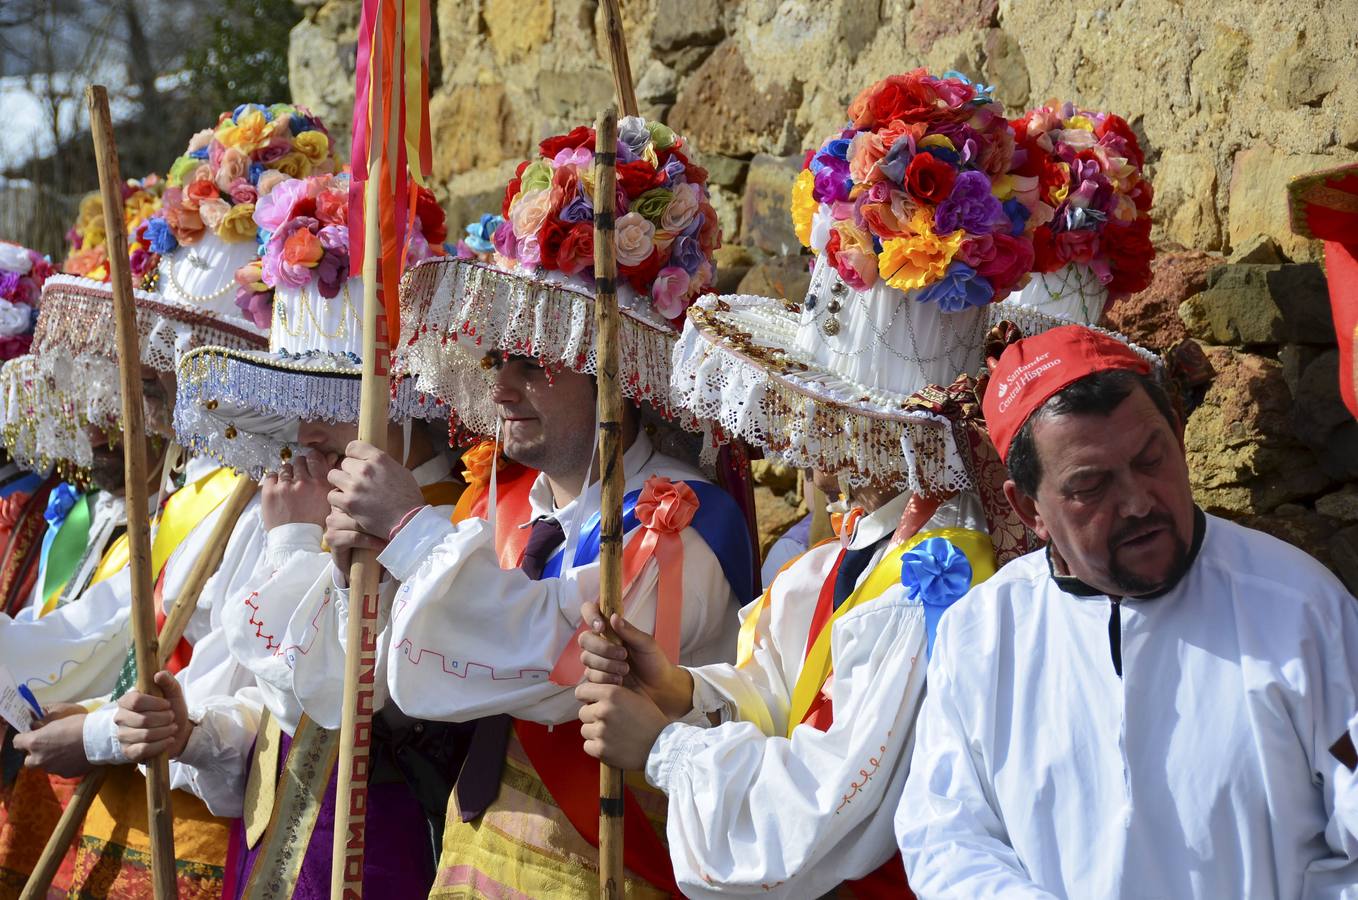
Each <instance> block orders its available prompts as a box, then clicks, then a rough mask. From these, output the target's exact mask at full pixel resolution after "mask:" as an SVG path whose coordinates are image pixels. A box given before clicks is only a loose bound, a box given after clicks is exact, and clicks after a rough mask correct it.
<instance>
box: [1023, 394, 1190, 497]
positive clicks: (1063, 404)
mask: <svg viewBox="0 0 1358 900" xmlns="http://www.w3.org/2000/svg"><path fill="white" fill-rule="evenodd" d="M1137 385H1141V388H1142V390H1144V391H1145V392H1146V394H1147V395H1148V396H1149V397H1150V398H1151V401H1152V402H1153V403H1154V404H1155V408H1156V409H1158V410H1160V414H1161V415H1163V416H1164V417H1165V421H1166V422H1168V423H1169V427H1170V429H1171V430H1172V431H1173V432H1174V433H1175V434H1178V433H1179V417H1178V415H1177V414H1176V413H1175V412H1174V404H1173V403H1172V402H1171V401H1170V399H1169V395H1168V394H1166V393H1165V389H1164V388H1163V387H1161V386H1160V383H1159V382H1158V381H1156V380H1155V379H1154V378H1152V377H1150V376H1149V375H1142V374H1141V373H1139V372H1132V371H1129V370H1127V369H1108V370H1106V371H1103V372H1095V373H1094V374H1093V375H1088V376H1086V377H1084V378H1081V379H1080V380H1079V381H1076V382H1074V383H1073V384H1069V385H1067V386H1066V387H1064V388H1062V389H1061V390H1060V391H1057V392H1056V393H1055V394H1053V395H1052V397H1051V398H1050V399H1048V400H1047V402H1046V403H1044V404H1042V405H1041V406H1040V407H1038V409H1037V411H1036V412H1034V413H1033V414H1032V415H1031V416H1029V417H1028V421H1026V422H1024V423H1023V427H1022V428H1020V429H1019V430H1018V434H1016V435H1014V440H1013V442H1012V443H1011V444H1010V445H1009V461H1008V466H1009V477H1010V478H1012V479H1014V484H1016V485H1018V489H1019V490H1020V491H1023V493H1025V494H1027V495H1028V496H1029V497H1036V496H1037V489H1038V486H1039V485H1040V484H1041V483H1042V461H1041V460H1040V459H1038V457H1037V446H1036V445H1035V444H1034V443H1033V423H1034V422H1036V421H1037V420H1038V419H1041V418H1043V417H1045V416H1068V415H1077V416H1078V415H1086V416H1087V415H1100V416H1107V415H1111V414H1112V412H1113V410H1115V409H1117V408H1118V406H1120V405H1121V404H1122V401H1123V400H1126V399H1127V398H1128V397H1129V396H1130V395H1131V393H1132V391H1133V390H1134V389H1135V388H1136V386H1137Z"/></svg>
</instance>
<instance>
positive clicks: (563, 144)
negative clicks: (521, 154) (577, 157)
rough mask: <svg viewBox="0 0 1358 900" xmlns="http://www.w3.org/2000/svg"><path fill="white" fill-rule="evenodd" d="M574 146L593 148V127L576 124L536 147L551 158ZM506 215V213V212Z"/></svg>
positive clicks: (572, 148)
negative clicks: (566, 131)
mask: <svg viewBox="0 0 1358 900" xmlns="http://www.w3.org/2000/svg"><path fill="white" fill-rule="evenodd" d="M576 147H588V148H589V149H591V150H593V149H594V129H593V128H590V127H589V126H587V125H577V126H576V127H575V128H572V129H571V130H570V132H569V133H567V134H558V135H555V136H554V137H549V138H547V139H546V140H544V141H543V142H542V143H540V144H538V149H539V150H540V151H542V155H543V156H545V157H547V158H548V159H551V158H552V157H554V156H556V155H557V154H558V153H560V152H561V151H562V150H574V149H575V148H576ZM506 215H507V214H506Z"/></svg>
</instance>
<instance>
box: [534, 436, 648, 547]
mask: <svg viewBox="0 0 1358 900" xmlns="http://www.w3.org/2000/svg"><path fill="white" fill-rule="evenodd" d="M654 454H655V448H654V447H653V446H652V445H651V439H650V438H648V437H647V436H646V433H645V432H644V431H641V430H640V429H638V431H637V436H636V440H634V441H632V446H630V447H628V448H627V450H626V451H624V452H623V454H622V477H623V479H624V480H631V479H632V478H634V477H635V476H636V475H637V474H638V473H639V472H641V470H642V469H644V468H645V467H646V465H647V464H648V463H649V462H650V461H651V457H652V456H653V455H654ZM584 493H588V491H586V492H584ZM579 502H580V497H576V498H575V499H574V500H572V501H571V502H570V503H567V504H566V505H565V506H563V507H561V508H560V509H558V508H557V506H556V500H555V499H554V498H553V497H552V486H551V485H550V484H548V482H547V476H546V475H541V474H540V475H538V477H537V480H535V481H534V482H533V487H532V488H530V489H529V491H528V504H529V507H530V508H531V509H532V513H533V515H532V519H540V518H542V517H543V516H551V517H553V518H554V519H556V520H557V521H559V522H561V523H562V524H563V525H564V524H565V523H566V522H567V521H568V520H569V517H570V515H571V513H572V512H573V511H574V510H575V505H576V504H577V503H579Z"/></svg>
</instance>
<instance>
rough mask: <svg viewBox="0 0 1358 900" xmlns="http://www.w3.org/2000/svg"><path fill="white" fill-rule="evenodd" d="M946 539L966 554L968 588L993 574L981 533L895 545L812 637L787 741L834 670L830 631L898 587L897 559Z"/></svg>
mask: <svg viewBox="0 0 1358 900" xmlns="http://www.w3.org/2000/svg"><path fill="white" fill-rule="evenodd" d="M936 537H941V538H946V539H947V540H948V541H949V542H951V543H952V544H953V546H955V547H956V548H957V549H959V550H961V551H962V552H963V553H964V554H966V557H967V561H968V562H969V563H971V586H972V587H975V586H976V585H978V584H980V583H981V582H982V581H985V580H986V579H987V578H989V577H990V576H991V575H994V574H995V548H994V546H993V545H992V544H991V543H990V536H989V535H987V534H985V533H984V532H981V531H973V530H972V529H970V528H938V529H935V530H933V531H921V532H919V533H918V534H916V535H915V536H914V537H912V538H910V539H909V540H908V541H906V542H905V543H903V544H899V545H897V546H895V547H893V548H891V549H890V550H888V551H887V554H886V556H884V557H883V558H882V561H881V562H879V563H878V564H877V565H876V566H874V567H873V570H872V572H871V573H870V574H869V575H868V577H867V578H865V579H864V580H863V582H862V584H860V585H859V586H858V587H857V588H855V589H854V592H853V593H852V594H850V595H849V597H848V599H847V600H845V601H844V603H843V605H841V606H840V607H839V609H837V610H835V612H834V615H832V616H831V617H830V621H829V622H826V623H825V627H824V628H822V629H821V632H820V634H819V635H818V636H817V637H816V641H815V643H813V644H812V645H811V649H810V651H808V652H807V654H806V661H805V662H804V663H803V664H802V671H801V674H800V675H798V676H797V684H796V685H795V686H794V687H793V689H792V710H791V715H790V716H789V717H788V720H787V731H788V737H791V736H792V730H793V729H794V728H796V727H797V726H798V725H799V724H801V721H802V719H804V718H806V713H807V711H808V710H809V709H811V704H812V703H814V702H815V700H816V696H817V695H818V694H820V692H821V689H822V688H824V687H825V682H826V681H827V680H828V679H829V677H830V672H831V670H832V669H833V668H834V663H833V660H831V658H830V633H831V631H832V630H833V629H834V626H835V623H836V622H838V621H839V620H840V618H842V617H843V616H845V615H848V613H849V612H850V611H851V610H854V609H856V608H857V607H859V606H862V605H863V604H865V603H868V602H869V601H872V600H876V599H877V598H878V597H880V596H882V594H884V593H886V592H887V590H888V589H889V588H890V587H891V586H892V585H894V584H900V583H901V557H902V556H904V555H905V554H906V553H908V552H910V550H911V549H913V548H914V547H915V545H916V544H919V543H921V542H923V541H927V540H928V539H929V538H936Z"/></svg>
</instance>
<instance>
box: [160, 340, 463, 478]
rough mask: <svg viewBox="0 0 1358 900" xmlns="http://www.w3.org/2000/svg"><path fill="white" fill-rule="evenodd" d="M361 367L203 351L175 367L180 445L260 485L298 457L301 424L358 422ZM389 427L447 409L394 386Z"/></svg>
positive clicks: (325, 357) (322, 357) (343, 357)
mask: <svg viewBox="0 0 1358 900" xmlns="http://www.w3.org/2000/svg"><path fill="white" fill-rule="evenodd" d="M361 376H362V367H361V365H360V364H359V363H358V362H357V361H356V360H354V359H352V358H350V357H349V356H348V355H347V354H331V353H321V352H314V353H310V354H301V355H298V354H292V355H287V356H285V355H280V354H274V353H268V352H265V351H255V352H243V353H242V352H231V351H227V350H225V349H223V348H220V347H202V348H199V349H197V350H193V351H191V352H189V353H188V354H186V355H185V356H184V359H183V360H182V361H181V362H180V365H179V379H178V397H177V398H176V402H175V412H174V428H175V434H176V437H177V439H178V440H179V442H180V443H181V444H182V445H183V446H185V447H186V448H188V449H189V450H191V451H193V452H195V453H202V454H206V455H207V456H210V457H211V458H213V459H215V460H217V461H218V462H220V463H221V464H222V465H225V466H230V467H231V468H233V469H235V470H237V471H239V472H245V473H246V474H248V475H249V477H250V478H253V479H255V480H259V479H260V478H262V477H263V476H264V475H266V474H270V473H273V472H276V471H277V470H278V467H279V466H280V465H281V464H282V463H284V462H286V461H287V460H289V459H291V458H292V456H293V455H295V454H298V453H301V452H302V450H303V448H302V447H301V446H300V445H299V444H298V443H297V442H296V435H297V423H298V422H299V421H302V420H309V421H326V422H331V423H334V422H357V421H358V418H359V405H360V393H361V385H362V381H361ZM389 415H390V418H391V420H392V421H393V422H402V421H405V420H407V419H412V418H418V419H435V418H447V417H448V410H447V407H445V406H443V405H442V404H441V403H439V402H438V401H437V400H436V399H435V398H433V397H431V396H429V395H427V394H422V393H420V392H419V391H417V390H416V389H415V385H414V383H413V382H412V380H411V379H408V378H406V379H401V380H400V381H398V382H395V389H394V390H393V396H392V399H391V405H390V413H389Z"/></svg>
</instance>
